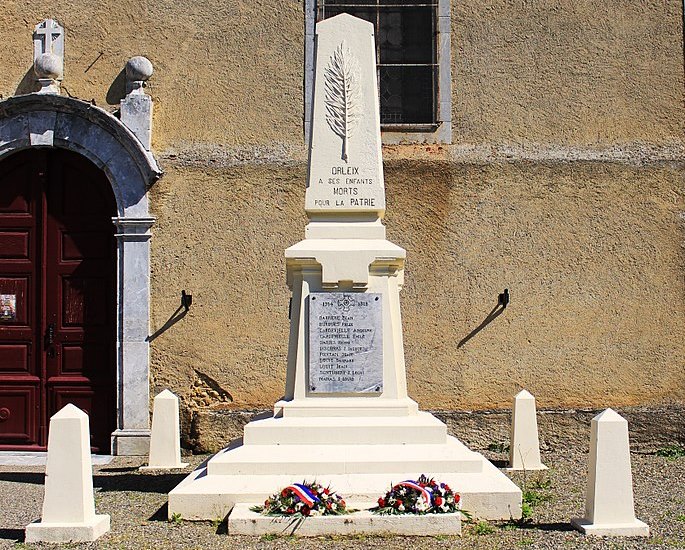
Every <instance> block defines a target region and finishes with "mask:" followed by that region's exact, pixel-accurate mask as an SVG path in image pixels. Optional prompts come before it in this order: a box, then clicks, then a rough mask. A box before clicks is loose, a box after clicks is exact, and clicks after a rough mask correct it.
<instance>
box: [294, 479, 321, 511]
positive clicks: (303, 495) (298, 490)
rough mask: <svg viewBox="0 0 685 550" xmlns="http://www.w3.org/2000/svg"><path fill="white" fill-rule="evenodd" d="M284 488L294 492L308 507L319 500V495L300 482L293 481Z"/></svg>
mask: <svg viewBox="0 0 685 550" xmlns="http://www.w3.org/2000/svg"><path fill="white" fill-rule="evenodd" d="M286 490H288V491H292V492H293V493H295V494H296V495H297V496H298V497H299V498H300V500H301V501H302V502H304V503H305V504H306V505H307V506H309V507H310V508H311V507H312V506H314V505H315V504H316V503H317V502H319V500H320V499H319V497H317V496H316V495H315V494H314V493H312V492H311V491H310V490H309V487H307V486H306V485H302V484H301V483H294V484H293V485H288V487H286Z"/></svg>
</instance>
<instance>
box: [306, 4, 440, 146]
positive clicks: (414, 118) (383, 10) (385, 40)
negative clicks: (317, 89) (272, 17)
mask: <svg viewBox="0 0 685 550" xmlns="http://www.w3.org/2000/svg"><path fill="white" fill-rule="evenodd" d="M310 8H311V9H312V12H313V17H311V21H307V23H308V25H307V27H308V29H307V34H308V35H310V34H311V44H308V45H307V52H306V54H307V57H308V58H309V59H308V62H307V64H308V68H311V69H312V71H311V72H312V74H313V34H314V29H313V26H314V23H315V21H321V20H323V19H328V18H329V17H334V16H336V15H339V14H341V13H349V14H350V15H354V16H355V17H359V18H360V19H364V20H366V21H369V22H371V23H373V25H374V29H375V37H376V63H377V71H378V84H379V94H380V98H379V99H380V116H381V129H382V130H383V132H384V134H387V133H391V132H399V133H405V134H406V133H413V134H416V133H424V134H429V136H428V137H427V138H426V136H424V139H425V140H427V141H438V142H446V141H447V142H449V141H450V138H451V128H450V121H451V112H450V103H451V101H450V100H451V98H450V96H451V82H450V59H449V57H450V56H449V30H450V29H449V0H415V1H414V2H409V1H407V0H307V9H308V10H309V9H310ZM312 12H309V13H312ZM308 15H309V14H308ZM308 38H309V36H308ZM307 76H308V79H309V81H308V82H306V93H311V80H312V76H311V75H310V74H309V71H308V75H307ZM305 124H307V121H306V120H305ZM441 126H442V128H441ZM438 129H440V130H441V132H438V133H439V134H440V135H438V136H435V135H432V136H430V134H435V133H436V130H438ZM384 137H385V136H384ZM403 139H406V135H405V136H404V138H403ZM410 139H411V136H410Z"/></svg>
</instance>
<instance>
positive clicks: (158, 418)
mask: <svg viewBox="0 0 685 550" xmlns="http://www.w3.org/2000/svg"><path fill="white" fill-rule="evenodd" d="M187 465H188V463H187V462H181V430H180V426H179V419H178V397H176V396H175V395H174V394H173V393H171V392H170V391H169V390H164V391H163V392H162V393H160V394H159V395H158V396H157V397H155V400H154V405H153V409H152V435H151V436H150V458H149V460H148V465H147V466H144V467H143V468H142V469H144V470H158V469H170V468H185V467H186V466H187Z"/></svg>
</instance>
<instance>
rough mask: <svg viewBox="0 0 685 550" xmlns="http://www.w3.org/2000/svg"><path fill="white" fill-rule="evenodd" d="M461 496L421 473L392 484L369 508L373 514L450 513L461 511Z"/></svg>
mask: <svg viewBox="0 0 685 550" xmlns="http://www.w3.org/2000/svg"><path fill="white" fill-rule="evenodd" d="M460 501H461V497H460V496H459V494H458V493H455V492H453V491H452V489H450V486H449V485H447V484H446V483H438V482H436V481H435V480H434V479H433V478H428V477H427V476H425V475H423V474H421V475H420V476H419V478H418V479H417V480H416V481H413V480H407V481H402V482H401V483H398V484H397V485H393V486H392V488H391V489H390V490H389V491H388V492H387V493H386V494H385V496H384V497H381V498H379V499H378V506H376V507H374V508H371V511H372V512H373V513H374V514H393V515H395V514H450V513H455V512H461V513H462V514H463V515H464V516H466V517H468V514H466V512H463V511H462V510H461V505H460Z"/></svg>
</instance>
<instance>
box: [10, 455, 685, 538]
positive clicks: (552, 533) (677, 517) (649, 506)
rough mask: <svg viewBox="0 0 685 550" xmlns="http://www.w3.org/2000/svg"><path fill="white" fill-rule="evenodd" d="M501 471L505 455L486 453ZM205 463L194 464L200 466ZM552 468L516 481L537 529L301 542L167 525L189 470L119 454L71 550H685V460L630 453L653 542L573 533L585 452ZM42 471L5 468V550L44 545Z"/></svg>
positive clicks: (100, 477) (468, 529) (549, 458)
mask: <svg viewBox="0 0 685 550" xmlns="http://www.w3.org/2000/svg"><path fill="white" fill-rule="evenodd" d="M483 452H484V454H485V455H486V456H488V458H490V459H491V460H493V461H495V463H496V464H498V465H501V462H502V461H503V459H505V458H506V456H505V455H504V454H502V453H496V452H491V451H483ZM205 458H206V456H193V457H189V459H190V460H191V462H192V464H193V465H196V464H198V463H199V462H201V461H202V460H204V459H205ZM542 458H543V462H544V463H545V464H546V465H547V466H549V468H550V469H549V470H548V471H546V472H540V473H537V472H536V473H529V474H528V475H527V476H526V477H527V479H525V480H524V476H523V475H521V474H519V473H516V474H512V477H513V479H514V481H515V482H516V483H517V484H518V485H519V486H520V487H522V488H523V487H524V483H525V487H526V488H528V489H529V490H531V491H533V492H534V493H535V494H536V495H538V496H540V497H542V498H541V500H542V502H540V503H539V504H538V505H536V506H535V507H534V510H533V517H532V520H531V522H530V523H528V524H527V525H524V526H518V525H508V524H507V523H505V522H499V523H498V522H491V523H489V524H485V523H483V524H479V525H476V524H470V525H466V526H465V528H464V534H463V536H462V537H391V536H387V537H379V536H363V537H362V536H360V537H346V538H345V537H323V538H315V539H298V538H296V537H280V538H272V537H244V536H231V537H229V536H226V534H225V533H226V524H225V523H223V524H219V525H216V524H212V523H210V522H187V521H182V522H179V523H178V524H177V523H169V522H167V520H166V500H167V496H166V494H167V492H168V491H169V490H170V489H172V488H173V487H174V486H175V485H176V484H177V483H178V482H180V481H181V479H183V477H184V476H185V473H181V472H178V473H176V472H172V473H161V474H160V473H158V474H155V473H152V472H140V471H138V469H137V467H138V466H139V465H141V464H142V460H141V459H137V458H136V459H134V458H125V457H118V458H115V459H114V461H113V462H111V463H110V464H108V465H104V466H96V467H95V468H94V485H95V489H96V509H97V511H98V513H106V514H110V515H111V520H112V531H110V532H109V533H108V534H107V535H105V536H104V537H102V538H101V539H100V540H98V541H96V542H95V543H92V544H83V545H69V548H117V549H129V548H130V549H146V548H150V549H152V548H154V549H158V548H197V549H208V548H231V549H232V548H235V549H241V550H246V549H252V548H254V549H257V548H259V549H267V548H275V549H285V548H299V547H301V548H313V547H317V548H339V549H360V548H395V549H401V548H419V549H424V548H483V549H496V548H543V549H557V548H564V549H566V548H568V549H571V548H601V549H605V548H606V549H608V548H685V457H680V458H676V459H667V458H663V457H660V456H657V455H655V454H648V453H644V452H641V453H633V454H632V465H633V478H634V480H633V482H634V488H635V507H636V513H637V517H638V518H640V519H642V520H643V521H645V522H647V523H648V524H649V525H650V527H651V531H652V535H651V537H650V538H649V539H639V538H635V539H630V538H588V537H585V536H583V535H581V534H580V533H577V532H576V531H573V530H572V529H571V528H570V526H569V523H568V522H569V519H570V518H571V517H575V516H578V515H582V510H583V502H584V501H583V499H584V497H583V494H584V489H585V477H586V468H587V466H586V464H587V451H585V450H579V451H568V450H566V451H563V452H561V451H558V450H557V451H552V452H545V453H543V457H542ZM43 472H44V468H43V467H32V466H21V467H19V466H2V467H0V503H2V504H1V506H0V548H29V547H47V546H49V545H37V546H32V545H24V544H23V542H22V541H23V540H24V527H25V526H26V524H28V523H29V522H31V521H34V520H35V519H37V518H38V517H40V510H41V504H42V498H43V486H42V483H43Z"/></svg>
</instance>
